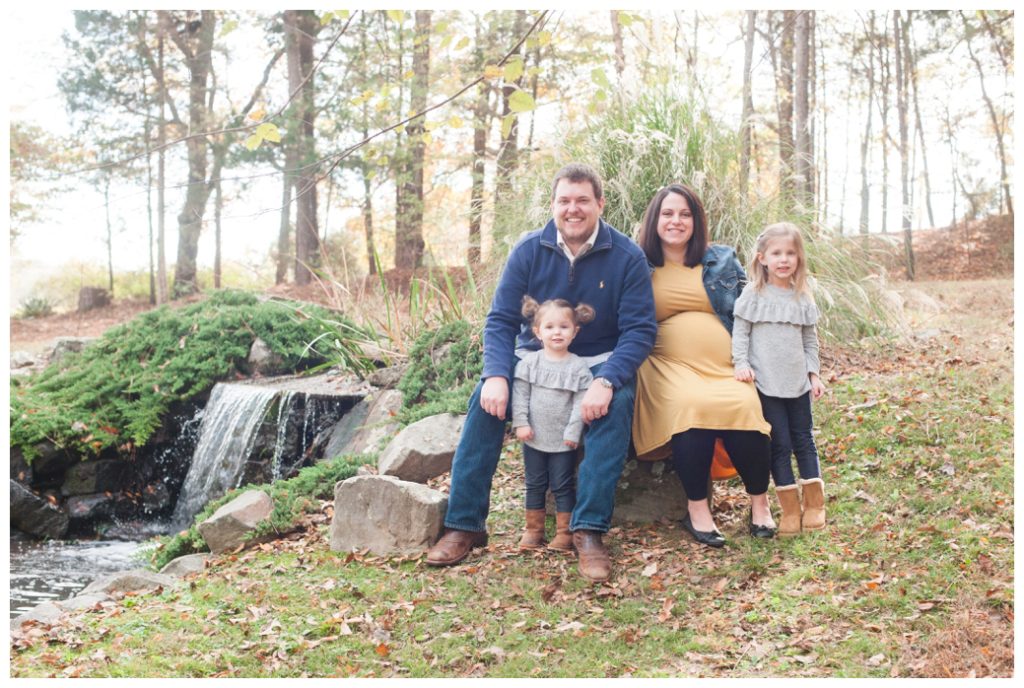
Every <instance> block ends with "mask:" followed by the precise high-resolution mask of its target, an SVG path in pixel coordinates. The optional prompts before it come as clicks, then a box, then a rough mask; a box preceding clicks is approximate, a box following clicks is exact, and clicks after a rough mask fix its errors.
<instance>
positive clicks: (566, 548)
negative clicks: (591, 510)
mask: <svg viewBox="0 0 1024 688" xmlns="http://www.w3.org/2000/svg"><path fill="white" fill-rule="evenodd" d="M571 518H572V512H571V511H556V512H555V537H554V539H552V540H551V542H550V543H549V544H548V549H557V550H559V551H561V552H571V551H572V533H571V532H570V531H569V520H570V519H571Z"/></svg>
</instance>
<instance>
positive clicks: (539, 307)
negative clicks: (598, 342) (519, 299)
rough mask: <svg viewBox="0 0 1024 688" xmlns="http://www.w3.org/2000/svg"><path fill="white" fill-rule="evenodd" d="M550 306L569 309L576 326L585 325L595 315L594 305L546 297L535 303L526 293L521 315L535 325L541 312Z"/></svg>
mask: <svg viewBox="0 0 1024 688" xmlns="http://www.w3.org/2000/svg"><path fill="white" fill-rule="evenodd" d="M551 308H565V309H566V310H568V311H570V312H571V313H572V322H573V324H574V325H576V326H577V327H578V326H580V325H586V324H587V323H588V322H590V321H591V320H593V319H594V316H595V315H597V313H596V312H595V311H594V307H593V306H590V305H588V304H585V303H579V304H576V305H575V306H573V305H572V304H571V303H569V302H568V301H566V300H565V299H548V300H547V301H545V302H544V303H537V300H536V299H534V298H533V297H532V296H529V295H527V296H524V297H523V317H524V318H526V319H527V320H529V321H530V325H531V326H534V325H536V324H537V323H538V322H539V321H540V316H541V314H542V313H543V312H544V311H546V310H548V309H551Z"/></svg>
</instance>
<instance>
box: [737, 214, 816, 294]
mask: <svg viewBox="0 0 1024 688" xmlns="http://www.w3.org/2000/svg"><path fill="white" fill-rule="evenodd" d="M774 239H789V240H790V241H792V242H793V245H794V246H795V247H796V255H797V259H798V260H799V264H798V265H797V266H796V270H794V271H793V276H792V277H791V278H790V284H791V285H792V286H793V291H794V292H795V295H796V296H799V295H801V294H805V295H807V296H810V297H812V298H813V296H814V295H813V293H812V291H811V281H810V279H809V275H808V273H807V254H806V253H805V252H804V237H803V233H802V232H801V231H800V228H799V227H797V226H796V225H795V224H793V223H792V222H776V223H775V224H771V225H768V226H767V227H765V228H764V231H763V232H761V233H760V234H758V235H757V239H755V240H754V251H753V253H752V255H751V256H750V266H749V269H748V270H747V276H748V278H749V280H750V283H751V284H753V285H754V288H755V289H757V290H758V291H761V290H762V289H763V288H764V285H766V284H768V268H767V267H766V266H764V265H761V263H760V261H759V260H758V256H760V255H762V254H764V252H765V250H766V249H767V248H768V244H769V243H771V241H772V240H774Z"/></svg>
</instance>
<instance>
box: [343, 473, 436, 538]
mask: <svg viewBox="0 0 1024 688" xmlns="http://www.w3.org/2000/svg"><path fill="white" fill-rule="evenodd" d="M447 508H448V496H447V495H445V494H444V493H441V492H438V491H437V490H432V489H430V488H429V487H427V486H426V485H420V484H419V483H412V482H406V481H404V480H399V479H398V478H395V477H392V476H385V475H362V476H355V477H352V478H349V479H348V480H344V481H342V482H339V483H338V484H337V485H335V487H334V518H333V519H332V520H331V541H330V547H331V549H332V550H334V551H337V552H350V551H352V550H353V549H360V550H369V551H370V552H372V553H373V554H376V555H381V556H386V555H393V554H397V555H404V554H418V553H420V552H423V551H424V550H426V549H427V548H428V547H430V546H431V545H433V544H434V542H435V541H436V540H437V538H438V536H439V535H440V534H441V530H442V528H443V527H444V514H445V511H446V510H447Z"/></svg>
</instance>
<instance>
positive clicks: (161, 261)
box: [156, 23, 167, 305]
mask: <svg viewBox="0 0 1024 688" xmlns="http://www.w3.org/2000/svg"><path fill="white" fill-rule="evenodd" d="M157 65H158V75H157V84H156V91H157V94H159V95H158V98H159V103H160V121H159V122H158V123H157V140H156V145H157V149H158V152H157V154H156V227H157V230H156V302H157V304H158V305H160V304H164V303H167V250H166V245H167V241H166V229H167V226H166V215H167V203H166V201H165V200H164V191H165V189H166V188H167V175H166V173H165V158H164V146H166V145H167V113H166V110H165V108H166V102H165V96H166V93H167V91H166V88H167V85H166V83H165V82H164V29H163V25H161V24H159V23H158V24H157Z"/></svg>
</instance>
